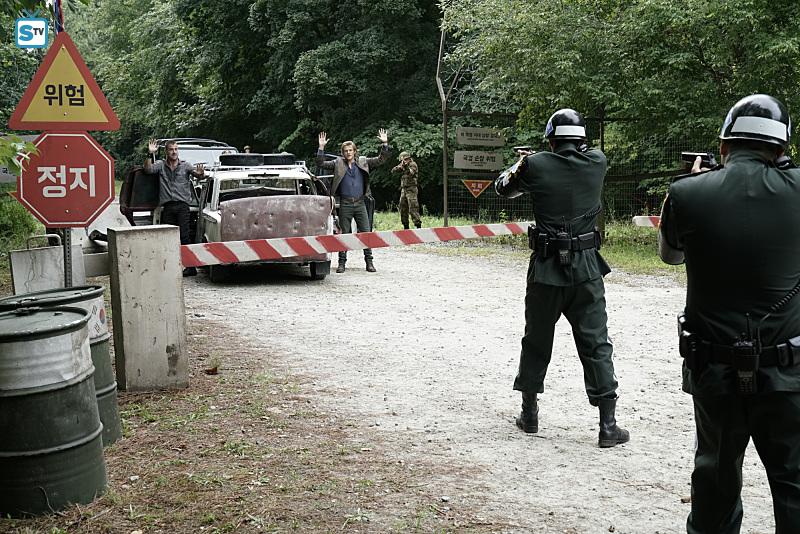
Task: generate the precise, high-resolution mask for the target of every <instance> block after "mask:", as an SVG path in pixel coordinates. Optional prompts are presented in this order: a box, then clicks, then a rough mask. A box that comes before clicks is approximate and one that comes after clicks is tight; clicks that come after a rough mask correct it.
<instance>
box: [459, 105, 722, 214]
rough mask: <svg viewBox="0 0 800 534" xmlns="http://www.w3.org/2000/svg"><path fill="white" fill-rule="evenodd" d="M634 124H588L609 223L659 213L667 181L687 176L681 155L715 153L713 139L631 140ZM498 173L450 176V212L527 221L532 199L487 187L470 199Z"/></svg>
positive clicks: (622, 121)
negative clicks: (603, 163)
mask: <svg viewBox="0 0 800 534" xmlns="http://www.w3.org/2000/svg"><path fill="white" fill-rule="evenodd" d="M632 122H635V121H634V120H631V119H605V120H601V119H597V118H589V119H587V136H588V138H589V144H590V146H592V147H597V148H601V149H602V150H603V151H604V152H605V154H606V157H607V158H608V171H607V173H606V179H605V186H604V188H603V211H604V214H605V219H606V220H609V221H610V220H623V221H625V220H630V218H631V217H632V216H634V215H653V214H658V213H659V211H660V210H661V204H662V203H663V201H664V195H665V194H666V191H667V188H668V187H669V183H670V180H671V178H672V177H673V176H675V175H677V174H681V173H683V172H687V171H685V169H684V167H683V164H682V162H681V152H711V153H713V154H716V153H717V151H718V141H717V139H716V138H715V137H709V136H702V135H686V136H684V137H682V138H679V139H675V138H662V137H659V136H649V137H641V138H639V139H637V140H635V141H630V140H629V133H628V128H627V126H629V125H630V124H631V123H632ZM534 148H535V149H536V148H537V147H534ZM540 149H541V150H545V149H546V145H545V144H543V145H542V147H541V148H540ZM503 150H506V151H507V150H508V149H503ZM497 174H499V172H498V173H497ZM497 174H495V175H494V176H491V175H487V174H481V175H476V176H474V177H473V176H469V175H464V176H460V175H459V176H454V175H451V176H449V177H448V185H447V194H448V211H449V213H450V214H452V215H461V216H464V217H467V218H472V219H474V220H475V221H477V222H485V221H497V220H529V219H531V218H532V217H533V199H532V198H531V197H530V195H522V196H520V197H517V198H515V199H511V200H510V199H505V198H501V197H498V196H497V195H496V194H495V192H494V185H493V184H491V183H488V184H486V185H487V187H486V188H485V189H484V190H483V191H482V192H480V193H479V194H478V195H477V196H475V195H474V194H473V192H474V191H477V189H478V183H479V182H489V181H491V180H492V179H493V178H494V177H496V176H497ZM465 181H466V182H467V183H466V184H465ZM470 182H473V183H470ZM470 185H473V188H471V187H470Z"/></svg>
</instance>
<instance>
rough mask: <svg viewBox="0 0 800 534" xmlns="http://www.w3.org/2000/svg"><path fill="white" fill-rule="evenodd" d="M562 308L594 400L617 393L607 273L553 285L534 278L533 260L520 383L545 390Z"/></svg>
mask: <svg viewBox="0 0 800 534" xmlns="http://www.w3.org/2000/svg"><path fill="white" fill-rule="evenodd" d="M561 314H564V316H565V317H566V318H567V320H568V321H569V323H570V325H572V336H573V337H574V339H575V346H576V348H577V349H578V356H579V357H580V359H581V364H582V365H583V382H584V384H585V386H586V394H587V395H588V396H589V402H590V403H591V404H592V405H593V406H597V404H598V401H599V400H600V399H615V398H616V397H617V379H616V377H615V376H614V362H613V360H612V359H611V355H612V352H613V347H612V346H611V343H610V342H609V341H608V328H607V326H606V321H607V317H606V297H605V286H604V284H603V279H602V278H596V279H594V280H589V281H588V282H584V283H582V284H579V285H576V286H566V287H564V286H551V285H546V284H539V283H536V282H534V281H533V262H531V265H530V266H529V267H528V287H527V291H526V293H525V335H524V336H523V338H522V353H521V354H520V358H519V371H518V373H517V378H516V379H515V380H514V389H515V390H518V391H524V392H528V393H542V392H543V391H544V377H545V374H546V373H547V366H548V364H549V363H550V356H551V354H552V352H553V335H554V334H555V326H556V322H558V319H559V318H560V317H561Z"/></svg>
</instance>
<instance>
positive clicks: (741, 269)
mask: <svg viewBox="0 0 800 534" xmlns="http://www.w3.org/2000/svg"><path fill="white" fill-rule="evenodd" d="M662 214H663V218H662V220H661V223H662V226H661V232H662V234H661V237H662V239H665V240H666V242H667V244H668V245H669V247H671V248H673V249H677V250H682V251H683V253H684V257H685V262H686V275H687V291H686V310H685V313H686V320H687V327H688V328H687V329H689V330H690V331H692V332H694V333H697V334H698V335H699V336H700V337H701V338H702V339H704V340H706V341H709V342H711V343H716V344H720V345H732V344H733V343H734V342H735V341H737V339H738V337H739V336H740V334H742V333H743V332H745V331H746V330H747V315H748V314H749V316H750V323H751V330H752V331H753V334H755V332H756V329H757V328H758V326H759V323H760V321H761V319H762V318H763V317H764V316H765V315H766V314H767V313H768V312H769V310H770V307H772V306H773V305H774V304H776V303H778V302H779V301H780V300H781V299H782V298H783V297H784V296H786V295H787V294H788V293H789V292H790V291H791V290H792V288H793V287H794V286H795V285H796V284H797V283H798V282H800V170H798V169H789V170H779V169H777V168H775V166H774V164H773V163H772V162H770V161H766V160H765V159H764V158H763V157H762V156H760V155H759V154H758V153H757V152H753V151H746V150H738V151H736V152H733V153H732V154H731V155H730V156H729V157H728V159H727V161H726V162H725V166H724V167H723V168H721V169H719V170H715V171H710V172H707V173H703V174H700V175H697V176H691V177H688V178H684V179H681V180H678V181H676V182H674V183H673V184H672V185H671V186H670V189H669V195H668V197H667V201H666V202H665V204H664V209H663V212H662ZM760 335H761V340H762V345H763V346H770V345H776V344H779V343H783V342H785V341H786V340H788V339H789V338H791V337H794V336H797V335H800V296H795V297H794V298H792V299H791V300H789V301H788V303H786V304H785V305H784V306H782V307H781V308H780V309H779V310H777V311H775V312H774V313H772V314H771V315H770V316H769V317H768V318H767V319H766V320H764V321H763V323H761V325H760ZM796 357H800V354H798V355H797V356H796ZM694 374H695V375H696V376H692V371H691V370H689V369H687V368H686V366H685V365H684V386H683V387H684V390H685V391H687V392H689V393H694V394H709V395H716V394H727V393H733V392H734V391H735V387H736V374H735V371H734V369H733V368H732V367H731V366H729V365H725V364H714V363H712V364H711V365H709V366H708V367H706V368H705V369H702V370H698V372H696V373H694ZM757 381H758V383H759V386H758V389H759V391H761V392H767V391H800V366H794V367H784V368H779V367H762V368H760V369H759V371H758V375H757Z"/></svg>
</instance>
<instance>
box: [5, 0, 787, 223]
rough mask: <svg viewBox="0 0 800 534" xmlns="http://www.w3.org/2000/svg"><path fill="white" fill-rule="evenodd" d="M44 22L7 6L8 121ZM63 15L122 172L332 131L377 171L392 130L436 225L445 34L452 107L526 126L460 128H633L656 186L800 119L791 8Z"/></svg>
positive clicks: (216, 7)
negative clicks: (694, 154) (381, 144)
mask: <svg viewBox="0 0 800 534" xmlns="http://www.w3.org/2000/svg"><path fill="white" fill-rule="evenodd" d="M82 2H83V3H84V4H85V5H84V4H82ZM43 5H44V3H43V2H35V1H31V0H6V1H5V2H4V3H3V4H0V6H2V8H3V10H2V13H3V15H2V17H3V18H2V19H0V35H6V38H4V39H3V40H2V43H3V44H0V65H2V68H3V73H4V76H2V77H0V120H3V121H5V120H6V119H7V117H8V114H9V113H10V111H11V110H12V109H13V106H14V105H15V104H16V101H17V100H18V98H19V95H21V92H22V90H23V89H24V86H25V84H26V83H27V80H29V79H30V76H31V74H32V72H33V70H34V69H35V67H36V65H37V63H38V61H39V60H40V58H41V54H40V53H38V52H34V53H29V52H23V51H20V50H18V49H16V48H15V47H14V46H13V44H11V43H12V40H11V38H10V36H8V35H7V34H8V32H9V31H10V28H11V21H12V20H13V16H16V13H17V12H18V10H19V9H20V8H22V7H25V8H31V7H37V6H38V7H42V6H43ZM66 7H67V9H66V28H67V30H68V31H69V32H70V34H71V35H72V37H73V39H74V40H75V41H76V43H77V44H78V48H79V49H80V50H81V53H82V54H83V56H84V58H85V59H86V60H87V62H88V63H89V65H90V67H91V69H92V71H93V73H94V75H95V77H96V78H97V79H98V81H99V82H100V84H101V86H102V87H103V89H104V91H105V92H106V94H107V96H108V98H109V100H110V101H111V103H112V105H113V106H114V109H115V111H116V113H117V114H118V115H119V117H120V119H121V122H122V128H121V129H120V131H118V132H110V133H102V134H98V137H99V138H100V139H101V141H102V142H103V143H104V144H105V146H106V147H107V148H108V149H110V150H111V151H112V153H113V154H114V155H115V156H116V157H117V158H118V161H119V162H118V167H119V169H120V171H122V170H123V169H125V168H126V167H128V166H130V165H131V164H134V163H138V162H139V160H140V159H141V158H142V155H143V152H144V143H145V140H146V139H147V138H149V137H153V136H155V137H172V136H202V137H211V138H216V139H220V140H223V141H227V142H229V143H232V144H234V145H236V146H239V147H242V146H244V145H245V144H248V145H251V146H253V148H254V149H255V150H258V151H265V152H269V151H279V150H288V151H290V152H293V153H295V154H297V155H298V156H299V157H302V158H307V159H309V160H311V158H312V155H313V153H314V150H315V148H316V134H317V132H319V131H320V130H323V129H324V130H326V131H327V132H328V134H329V137H330V138H331V143H330V144H329V148H334V149H335V147H337V146H338V144H339V143H340V142H341V141H343V140H345V139H353V140H355V141H356V142H357V143H359V145H360V148H361V153H363V154H374V153H375V152H376V151H377V141H376V139H375V133H376V132H377V129H378V128H379V127H386V128H388V129H389V130H390V140H391V142H392V145H393V147H394V149H395V153H397V152H399V151H400V150H409V151H410V152H412V154H414V155H415V157H416V159H417V161H418V163H419V164H420V170H421V183H422V201H423V203H425V204H427V205H428V208H429V209H430V210H433V211H437V210H438V209H439V208H440V206H441V204H440V203H441V180H442V177H441V157H442V155H441V150H442V148H441V145H442V142H441V131H440V126H439V125H440V120H441V110H440V104H439V100H438V95H437V90H436V86H435V81H434V75H435V69H436V56H437V51H438V45H439V31H440V27H442V26H443V27H444V28H445V29H446V30H447V32H448V33H447V35H448V37H447V40H446V43H447V46H446V50H447V52H448V56H447V64H446V65H445V69H444V70H445V72H446V74H449V75H450V79H449V80H446V84H448V83H449V81H450V80H452V78H453V76H452V75H453V73H455V72H458V73H459V75H458V77H457V80H458V81H457V83H456V84H455V91H454V95H453V101H452V104H451V105H452V107H454V108H460V109H465V110H473V111H478V112H484V113H485V112H510V113H512V114H515V115H517V116H518V117H519V119H518V120H517V121H516V124H513V121H505V122H504V121H494V122H493V121H492V120H490V119H484V122H483V123H481V121H480V120H478V119H476V118H471V119H453V120H452V121H451V126H452V125H454V124H458V123H459V121H462V123H465V124H466V123H469V124H470V125H473V126H478V125H492V126H500V127H505V128H507V139H509V141H510V142H514V141H515V140H519V141H524V142H525V143H531V142H533V143H536V142H537V141H538V139H540V137H541V131H542V129H543V124H544V121H545V120H546V119H547V117H548V116H549V114H550V113H551V112H552V111H553V109H555V108H558V107H561V106H570V107H573V108H575V109H578V110H580V111H582V112H584V113H585V114H587V115H590V116H594V117H598V116H603V117H606V118H608V117H612V118H614V117H616V118H624V119H634V120H626V121H623V122H611V123H608V124H607V125H606V129H605V130H604V131H605V146H606V149H607V152H609V153H610V157H611V159H612V162H613V163H614V165H616V166H617V168H620V167H621V166H624V165H628V164H631V165H633V164H635V163H637V162H641V161H643V160H647V161H650V162H656V163H654V164H651V165H650V167H651V169H655V168H667V167H669V166H674V162H673V161H671V160H670V161H667V160H664V159H663V154H662V153H661V152H663V151H661V147H663V146H667V145H670V146H673V147H677V146H678V144H679V143H683V144H689V145H690V146H694V147H696V148H697V149H700V148H703V149H705V148H710V147H711V146H713V143H714V139H715V137H716V133H717V131H718V128H719V125H720V123H721V120H722V117H723V115H724V113H725V112H726V110H727V109H728V108H729V107H730V106H731V105H732V104H733V103H734V102H735V101H736V100H737V99H738V98H740V97H742V96H744V95H746V94H750V93H754V92H767V93H770V94H773V95H774V96H777V97H779V98H781V99H783V100H784V101H785V102H786V103H787V105H788V106H789V108H790V111H795V112H797V110H800V94H798V93H797V92H795V91H794V88H795V86H796V85H798V82H800V79H798V78H799V75H798V65H800V19H798V18H797V17H793V16H792V15H794V11H795V10H796V9H793V6H792V5H790V3H786V2H778V3H774V2H768V1H767V0H632V1H626V2H623V1H621V0H442V2H441V3H437V2H434V0H395V1H393V2H371V1H367V0H346V1H344V2H339V1H335V0H80V1H77V0H72V1H70V2H66ZM452 133H453V132H452V131H451V132H450V134H451V135H452ZM596 134H597V132H596V131H595V132H593V135H596ZM687 139H689V140H688V141H687ZM681 146H683V145H681ZM660 151H661V152H660ZM509 157H511V154H510V153H509ZM659 158H662V159H661V160H660V159H659ZM662 160H663V161H662ZM388 169H389V165H387V166H386V167H384V168H382V169H381V170H379V171H378V172H377V173H376V175H375V177H374V180H373V183H374V184H376V187H375V189H376V194H377V196H378V199H379V201H381V202H383V203H385V202H386V201H391V200H393V199H394V197H395V195H396V189H397V186H396V183H397V178H396V177H393V176H391V175H390V174H389V172H388Z"/></svg>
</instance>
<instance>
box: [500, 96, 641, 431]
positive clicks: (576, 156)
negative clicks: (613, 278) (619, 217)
mask: <svg viewBox="0 0 800 534" xmlns="http://www.w3.org/2000/svg"><path fill="white" fill-rule="evenodd" d="M545 137H546V138H547V139H548V140H549V141H550V148H551V150H552V152H538V153H533V154H529V155H526V156H523V157H522V158H521V159H520V160H519V161H518V162H517V163H516V164H515V165H514V166H513V167H511V168H510V169H508V170H507V171H505V172H503V173H502V174H501V175H500V177H499V178H498V179H497V180H496V181H495V190H496V191H497V194H499V195H501V196H504V197H508V198H514V197H516V196H518V195H521V194H522V193H530V194H531V195H533V214H534V218H535V221H536V226H535V227H531V228H529V230H528V239H529V243H530V245H531V248H532V249H533V253H532V254H531V259H530V264H529V266H528V285H527V291H526V293H525V335H524V336H523V338H522V352H521V354H520V360H519V372H518V373H517V377H516V380H515V381H514V389H515V390H517V391H521V392H522V413H521V414H520V416H519V417H518V418H517V419H516V424H517V426H518V427H519V428H520V429H521V430H523V431H524V432H537V431H538V430H539V419H538V414H539V408H538V406H537V397H536V395H537V393H542V392H543V391H544V378H545V374H546V373H547V366H548V364H549V363H550V356H551V353H552V351H553V334H554V331H555V325H556V322H557V321H558V319H559V318H560V317H561V314H564V316H565V317H566V318H567V320H568V321H569V322H570V324H571V325H572V333H573V336H574V338H575V346H576V347H577V349H578V356H579V357H580V360H581V364H582V365H583V370H584V372H583V376H584V383H585V386H586V393H587V395H588V396H589V403H590V404H591V405H593V406H599V408H600V434H599V439H598V444H599V445H600V447H613V446H615V445H617V444H620V443H625V442H626V441H628V439H629V435H628V431H627V430H624V429H622V428H620V427H618V426H617V422H616V419H615V417H614V411H615V406H616V402H617V379H616V377H615V376H614V362H613V361H612V352H613V348H612V346H611V342H610V341H609V339H608V329H607V327H606V319H607V318H606V300H605V287H604V285H603V276H605V275H606V274H608V273H609V272H610V271H611V269H610V268H609V267H608V264H607V263H606V262H605V260H603V258H602V257H601V256H600V253H599V252H598V248H599V245H600V236H599V233H598V232H597V230H596V228H595V224H596V221H597V215H598V214H599V213H600V210H601V199H600V195H601V192H602V189H603V179H604V177H605V174H606V165H607V164H606V157H605V155H604V154H603V153H602V152H601V151H600V150H597V149H589V148H588V147H587V145H586V123H585V122H584V120H583V117H581V115H580V114H579V113H578V112H576V111H574V110H571V109H561V110H559V111H556V112H555V113H554V114H553V115H552V117H550V120H549V121H547V127H546V129H545Z"/></svg>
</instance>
